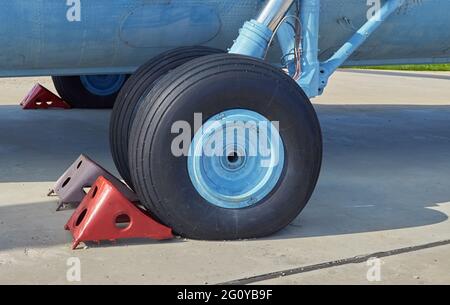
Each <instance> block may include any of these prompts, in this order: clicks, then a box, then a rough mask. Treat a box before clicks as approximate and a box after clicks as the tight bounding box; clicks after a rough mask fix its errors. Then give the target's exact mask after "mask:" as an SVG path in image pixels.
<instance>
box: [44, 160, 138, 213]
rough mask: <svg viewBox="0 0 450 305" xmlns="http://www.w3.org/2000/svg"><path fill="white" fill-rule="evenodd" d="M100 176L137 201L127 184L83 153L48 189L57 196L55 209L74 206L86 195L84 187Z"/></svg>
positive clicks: (90, 184)
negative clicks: (57, 201)
mask: <svg viewBox="0 0 450 305" xmlns="http://www.w3.org/2000/svg"><path fill="white" fill-rule="evenodd" d="M100 176H103V177H105V178H106V179H108V180H109V181H110V182H111V183H112V184H114V186H115V187H116V188H117V189H118V190H119V191H120V192H121V193H122V194H123V195H124V196H125V197H126V198H127V199H128V200H130V201H133V202H137V201H138V198H137V196H136V194H135V193H134V192H133V191H132V190H130V189H129V188H128V186H126V185H125V184H124V183H123V182H122V181H120V180H119V179H117V178H116V177H114V176H113V175H112V174H111V173H109V172H108V171H107V170H105V169H104V168H103V167H101V166H100V165H98V164H97V163H95V162H94V161H92V160H91V159H90V158H88V157H87V156H85V155H81V156H80V157H78V159H77V160H75V162H74V163H73V164H72V165H71V166H70V167H69V168H68V169H67V170H66V171H65V173H64V174H63V175H62V176H61V177H60V178H59V179H58V181H57V182H56V184H55V185H54V186H53V188H52V189H51V190H50V192H49V193H48V196H50V195H52V194H53V193H54V194H56V195H57V196H58V197H59V203H58V207H57V209H56V210H57V211H60V210H63V209H65V208H67V207H70V206H76V205H78V204H79V203H80V202H81V201H82V200H83V198H84V197H85V195H86V193H85V192H84V188H86V187H91V186H92V185H93V184H94V182H95V181H96V180H97V178H98V177H100Z"/></svg>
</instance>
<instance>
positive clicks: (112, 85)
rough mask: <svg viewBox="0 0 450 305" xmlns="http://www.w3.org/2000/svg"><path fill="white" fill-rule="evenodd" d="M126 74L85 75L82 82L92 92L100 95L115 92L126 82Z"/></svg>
mask: <svg viewBox="0 0 450 305" xmlns="http://www.w3.org/2000/svg"><path fill="white" fill-rule="evenodd" d="M125 79H126V76H125V75H83V76H80V80H81V83H82V84H83V86H84V87H85V88H86V90H88V91H89V92H90V93H92V94H94V95H99V96H107V95H111V94H114V93H116V92H118V91H119V90H120V88H122V86H123V84H124V83H125Z"/></svg>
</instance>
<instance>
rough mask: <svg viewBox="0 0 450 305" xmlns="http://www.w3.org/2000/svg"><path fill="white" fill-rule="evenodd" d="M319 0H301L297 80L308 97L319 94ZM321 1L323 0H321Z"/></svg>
mask: <svg viewBox="0 0 450 305" xmlns="http://www.w3.org/2000/svg"><path fill="white" fill-rule="evenodd" d="M320 1H321V0H302V4H301V7H300V20H301V21H302V63H301V66H302V75H301V77H300V80H299V81H298V83H299V85H300V87H302V89H303V90H304V91H305V93H306V95H308V96H309V97H313V96H317V95H318V94H319V65H320V63H319V58H318V54H319V52H320V51H319V35H320V30H319V29H320ZM322 1H323V0H322Z"/></svg>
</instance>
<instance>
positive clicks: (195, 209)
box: [129, 54, 322, 240]
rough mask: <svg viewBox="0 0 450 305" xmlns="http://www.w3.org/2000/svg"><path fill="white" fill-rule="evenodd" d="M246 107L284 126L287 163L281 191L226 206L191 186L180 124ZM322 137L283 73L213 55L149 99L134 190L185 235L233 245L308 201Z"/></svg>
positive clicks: (132, 154)
mask: <svg viewBox="0 0 450 305" xmlns="http://www.w3.org/2000/svg"><path fill="white" fill-rule="evenodd" d="M235 108H241V109H249V110H253V111H256V112H258V113H261V114H262V115H264V116H265V117H266V118H268V119H269V120H271V121H279V122H280V130H279V132H280V135H281V137H282V139H283V143H284V147H285V163H284V168H283V172H282V176H281V178H280V180H279V181H278V184H277V185H276V187H275V188H274V189H273V190H272V192H271V193H270V194H269V195H267V196H266V197H265V198H264V199H262V200H261V201H260V202H258V203H257V204H256V205H253V206H251V207H247V208H244V209H224V208H220V207H218V206H215V205H212V204H210V203H208V202H207V201H206V200H205V199H203V197H201V196H200V195H199V194H198V192H197V191H196V189H195V187H194V186H193V185H192V183H191V181H190V178H189V173H188V169H187V157H185V156H182V157H175V156H174V155H173V154H172V152H171V142H172V140H173V139H174V137H176V136H177V135H175V134H172V133H171V126H172V124H173V123H174V122H176V121H180V120H181V121H187V122H189V123H190V124H191V126H194V125H193V124H194V123H193V121H194V113H199V112H200V113H202V114H203V120H204V121H206V120H207V119H208V118H210V117H212V116H213V115H215V114H217V113H220V112H222V111H224V110H227V109H235ZM321 160H322V136H321V130H320V124H319V121H318V119H317V116H316V113H315V110H314V108H313V107H312V105H311V103H310V101H309V99H308V98H307V96H306V95H305V94H304V92H303V91H302V90H301V88H300V87H299V86H298V85H297V84H296V83H295V82H294V81H293V80H292V79H291V78H290V77H289V76H287V75H286V74H285V73H283V72H282V71H281V70H279V69H277V68H275V67H272V66H270V65H268V64H266V63H264V62H262V61H259V60H257V59H253V58H249V57H244V56H240V55H230V54H225V55H212V56H206V57H203V58H200V59H197V60H194V61H191V62H189V63H187V64H186V65H184V66H182V67H180V68H178V69H176V70H174V71H172V72H171V73H169V74H168V75H167V76H165V77H164V78H163V79H161V80H160V81H159V82H158V84H156V86H155V87H154V88H153V90H152V92H150V93H149V94H147V96H146V97H145V99H144V100H143V102H142V103H141V105H140V107H139V109H138V113H137V115H136V118H135V121H134V123H133V126H132V131H131V138H130V145H129V161H130V169H131V173H132V180H133V184H134V186H135V190H136V192H137V194H138V196H139V198H140V199H141V201H142V203H143V204H144V205H145V206H146V207H147V208H148V209H149V211H151V213H152V214H154V215H155V216H156V217H157V218H158V219H159V220H160V221H162V222H163V223H165V224H166V225H168V226H170V227H172V228H173V230H174V231H175V232H176V233H178V234H180V235H182V236H185V237H188V238H193V239H204V240H232V239H242V238H256V237H263V236H267V235H270V234H272V233H275V232H277V231H278V230H280V229H282V228H284V227H285V226H286V225H288V224H289V223H290V222H291V221H292V220H293V219H294V218H296V217H297V215H298V214H299V213H300V212H301V211H302V209H303V208H304V207H305V205H306V204H307V202H308V200H309V198H310V196H311V194H312V192H313V190H314V188H315V185H316V183H317V179H318V177H319V173H320V167H321Z"/></svg>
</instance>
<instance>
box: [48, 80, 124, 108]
mask: <svg viewBox="0 0 450 305" xmlns="http://www.w3.org/2000/svg"><path fill="white" fill-rule="evenodd" d="M127 78H128V75H125V74H121V75H83V76H53V77H52V80H53V84H54V85H55V88H56V90H57V91H58V93H59V95H60V96H61V98H62V99H63V100H65V101H66V102H67V103H68V104H69V105H70V106H71V107H73V108H90V109H95V108H112V107H113V105H114V102H115V100H116V97H117V94H119V91H120V89H121V88H122V86H123V85H124V84H125V81H126V80H127Z"/></svg>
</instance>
